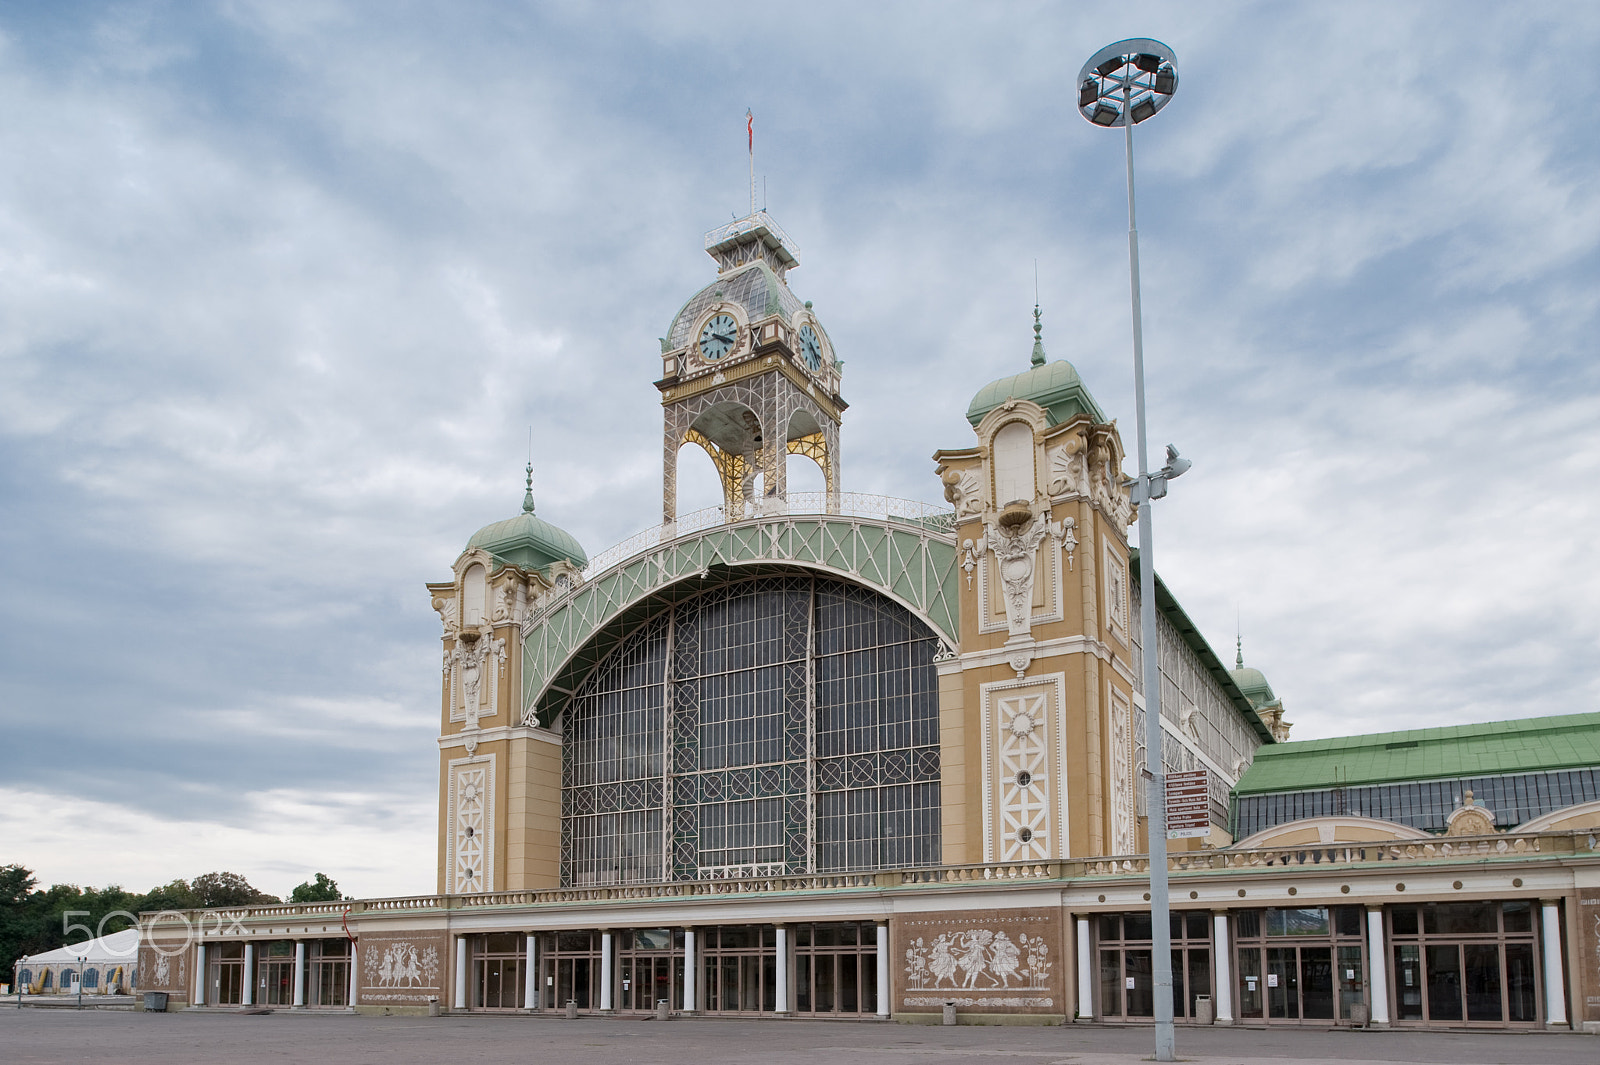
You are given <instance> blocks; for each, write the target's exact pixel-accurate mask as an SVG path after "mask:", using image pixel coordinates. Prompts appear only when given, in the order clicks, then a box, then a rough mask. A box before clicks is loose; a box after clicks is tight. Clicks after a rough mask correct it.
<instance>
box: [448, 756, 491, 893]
mask: <svg viewBox="0 0 1600 1065" xmlns="http://www.w3.org/2000/svg"><path fill="white" fill-rule="evenodd" d="M447 769H448V772H449V781H450V795H449V800H448V809H447V811H446V824H447V825H448V826H449V840H448V841H447V850H448V855H449V860H448V862H447V864H446V871H445V892H446V893H447V894H451V895H454V894H465V893H468V892H478V891H493V890H494V812H495V811H494V788H495V756H494V755H492V754H485V755H479V756H469V757H466V758H454V759H451V761H450V763H449V765H448V767H447Z"/></svg>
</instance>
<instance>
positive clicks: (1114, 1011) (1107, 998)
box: [1100, 950, 1123, 1017]
mask: <svg viewBox="0 0 1600 1065" xmlns="http://www.w3.org/2000/svg"><path fill="white" fill-rule="evenodd" d="M1100 1015H1101V1016H1103V1017H1121V1016H1123V1013H1122V951H1120V950H1102V951H1101V952H1100Z"/></svg>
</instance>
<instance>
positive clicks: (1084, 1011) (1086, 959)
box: [1078, 917, 1094, 1021]
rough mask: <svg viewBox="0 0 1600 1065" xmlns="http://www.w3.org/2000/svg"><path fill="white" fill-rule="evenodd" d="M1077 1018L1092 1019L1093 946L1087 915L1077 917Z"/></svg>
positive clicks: (1081, 1019) (1082, 1019)
mask: <svg viewBox="0 0 1600 1065" xmlns="http://www.w3.org/2000/svg"><path fill="white" fill-rule="evenodd" d="M1078 1019H1079V1020H1080V1021H1092V1020H1094V947H1093V945H1092V944H1091V943H1090V942H1089V918H1087V917H1080V918H1078Z"/></svg>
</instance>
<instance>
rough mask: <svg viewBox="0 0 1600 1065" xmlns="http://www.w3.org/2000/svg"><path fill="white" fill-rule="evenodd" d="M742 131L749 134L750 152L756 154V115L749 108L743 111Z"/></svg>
mask: <svg viewBox="0 0 1600 1065" xmlns="http://www.w3.org/2000/svg"><path fill="white" fill-rule="evenodd" d="M744 131H745V132H746V133H747V134H749V135H750V154H751V155H754V154H756V116H755V113H754V112H753V111H751V110H750V109H749V108H746V109H745V112H744Z"/></svg>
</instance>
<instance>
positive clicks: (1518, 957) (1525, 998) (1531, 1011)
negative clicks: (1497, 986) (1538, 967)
mask: <svg viewBox="0 0 1600 1065" xmlns="http://www.w3.org/2000/svg"><path fill="white" fill-rule="evenodd" d="M1537 980H1538V976H1537V974H1536V973H1535V972H1534V968H1533V944H1532V943H1507V944H1506V1012H1507V1015H1508V1019H1509V1020H1513V1021H1536V1020H1538V1019H1539V1000H1538V995H1537V983H1536V981H1537Z"/></svg>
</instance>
